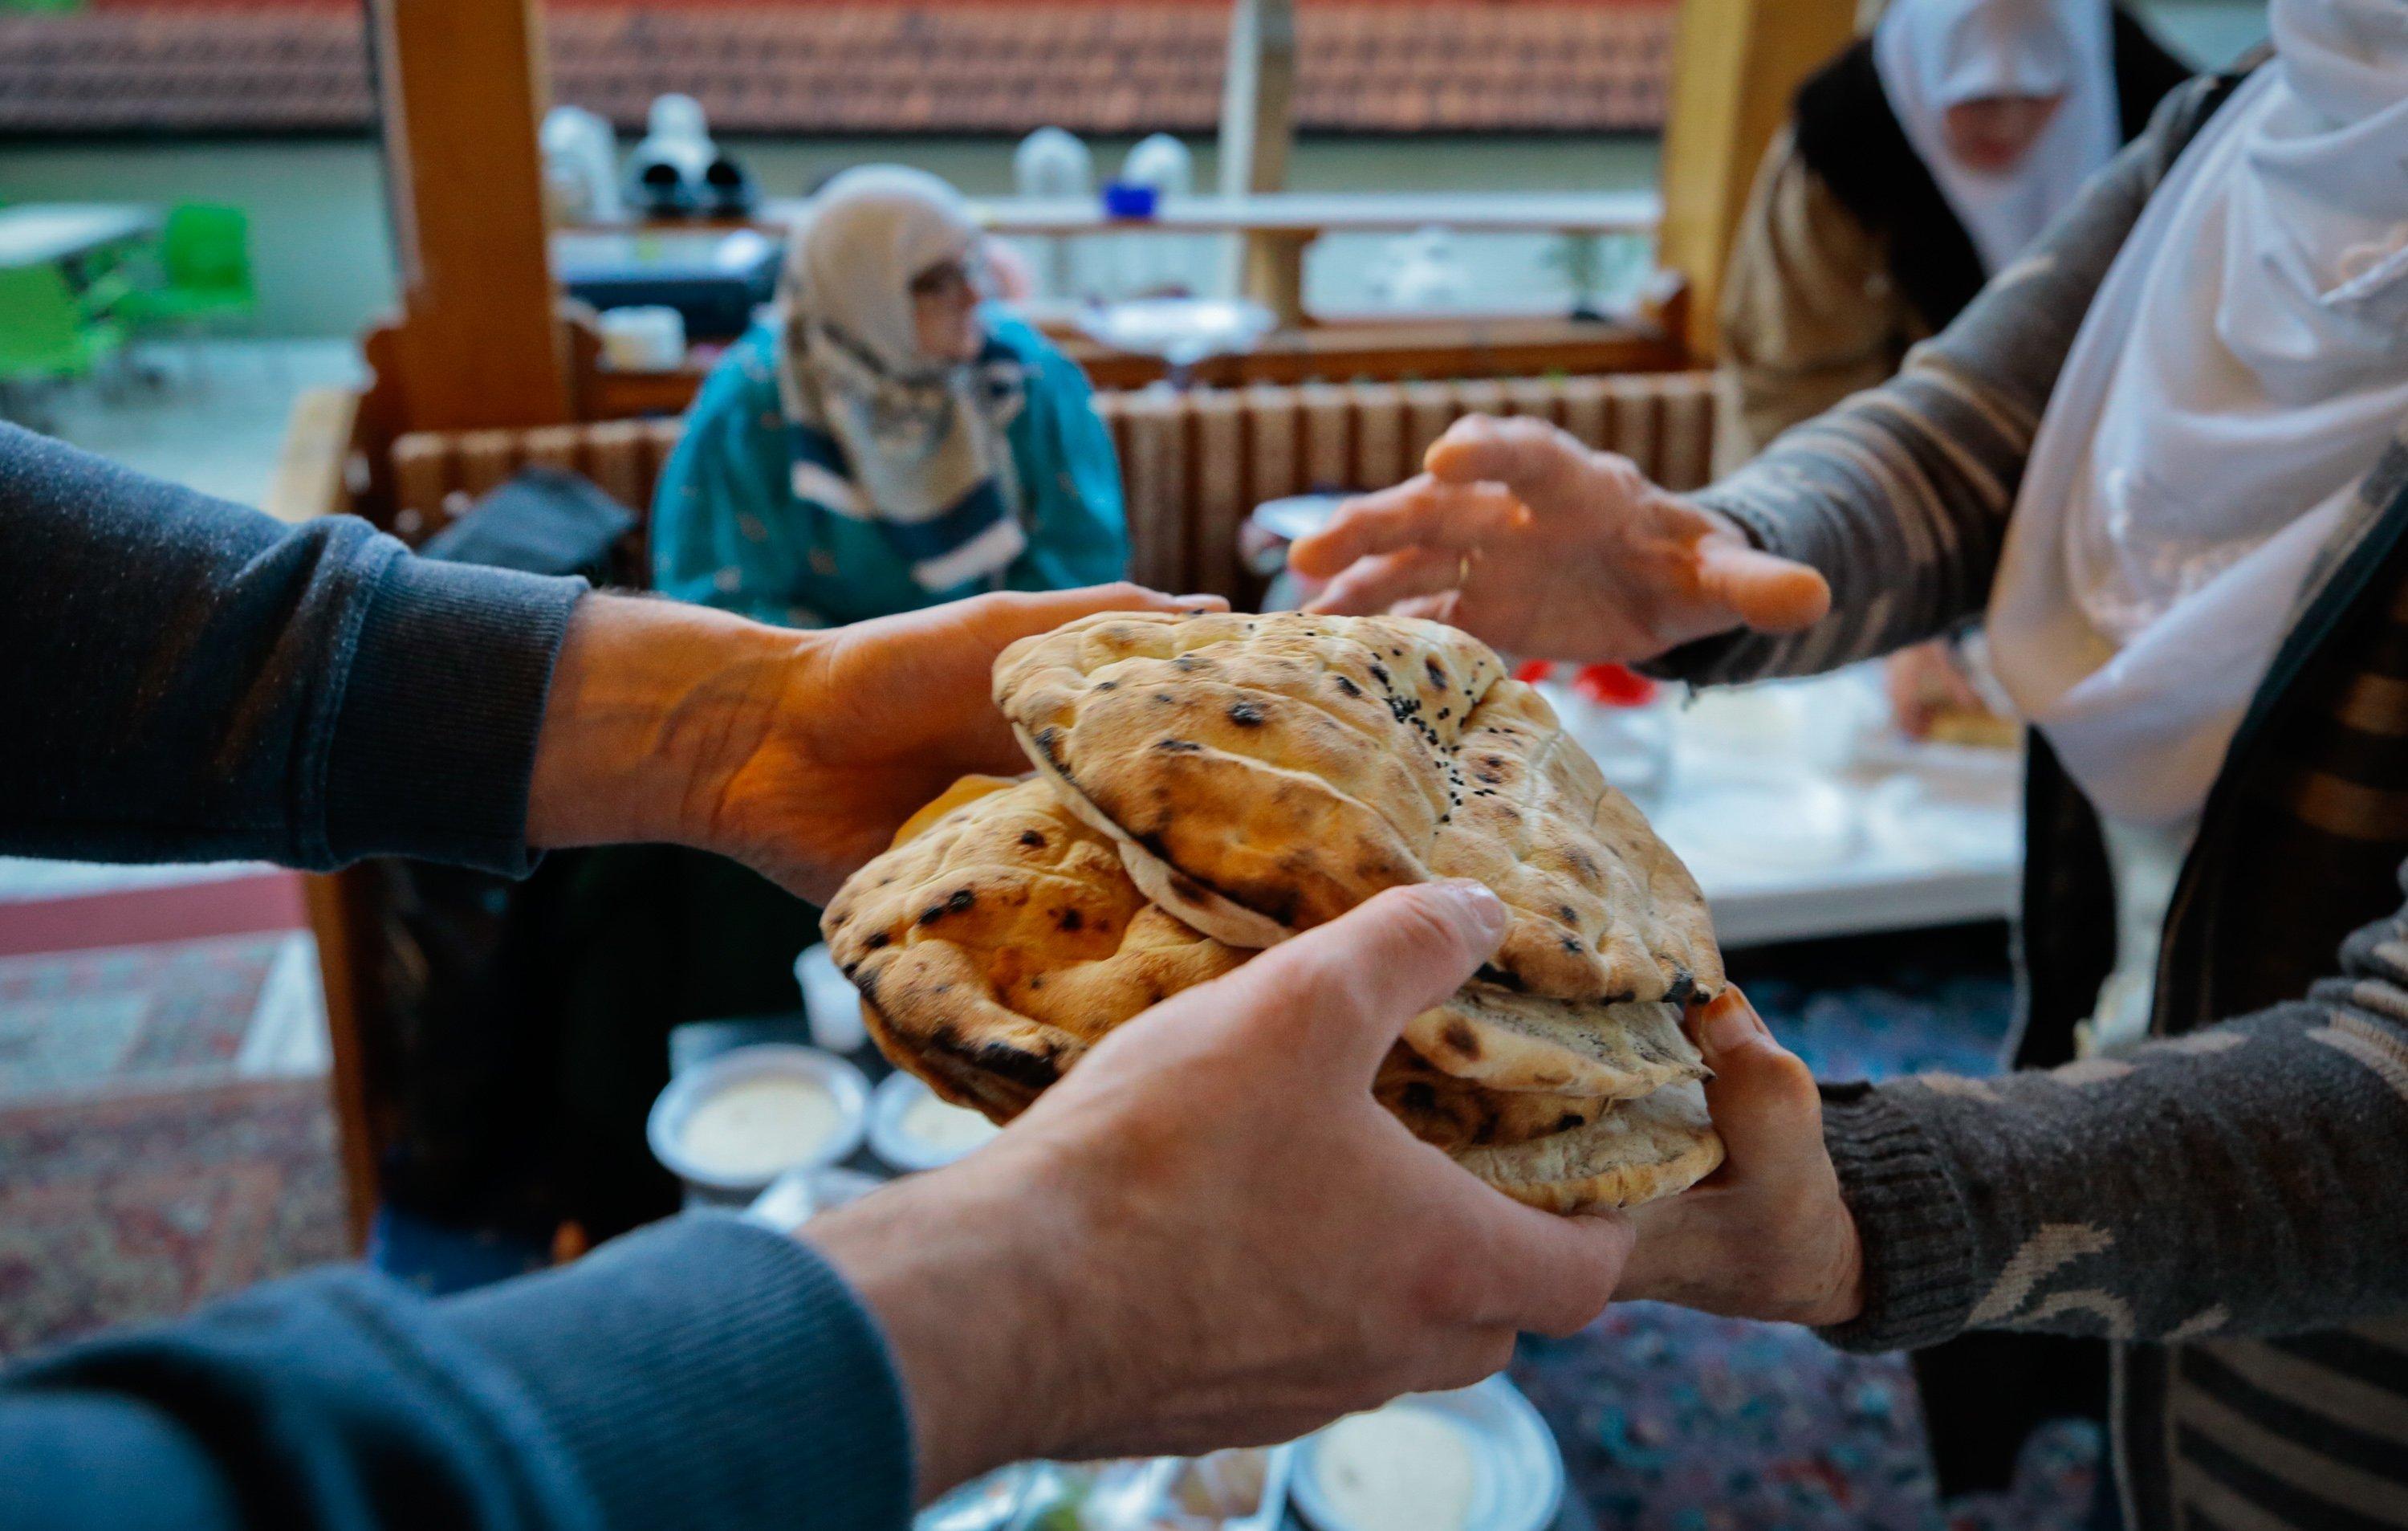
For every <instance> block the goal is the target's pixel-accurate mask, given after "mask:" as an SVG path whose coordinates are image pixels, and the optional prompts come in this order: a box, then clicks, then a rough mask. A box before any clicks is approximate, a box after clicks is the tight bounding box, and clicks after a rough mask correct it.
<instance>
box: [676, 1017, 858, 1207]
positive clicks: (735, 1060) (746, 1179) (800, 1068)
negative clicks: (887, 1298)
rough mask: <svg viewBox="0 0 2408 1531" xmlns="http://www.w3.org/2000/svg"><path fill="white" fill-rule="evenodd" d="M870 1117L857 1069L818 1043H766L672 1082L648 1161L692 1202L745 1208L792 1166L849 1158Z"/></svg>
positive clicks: (806, 1166)
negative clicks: (786, 1100) (787, 1101)
mask: <svg viewBox="0 0 2408 1531" xmlns="http://www.w3.org/2000/svg"><path fill="white" fill-rule="evenodd" d="M781 1087H783V1089H784V1091H785V1092H786V1093H787V1094H788V1095H790V1097H791V1105H783V1104H781V1101H780V1099H779V1095H780V1092H781ZM868 1116H869V1084H868V1081H867V1080H866V1079H864V1078H863V1077H862V1076H861V1071H860V1070H859V1069H857V1068H855V1067H853V1065H852V1064H851V1063H848V1062H845V1061H844V1060H843V1059H841V1058H838V1057H835V1056H834V1055H832V1054H829V1053H824V1052H822V1051H821V1050H820V1049H818V1048H817V1047H790V1046H787V1045H785V1044H782V1043H762V1044H759V1045H757V1046H754V1047H738V1048H735V1049H733V1050H732V1051H728V1052H724V1053H722V1054H720V1055H719V1056H718V1057H716V1058H713V1059H711V1060H710V1061H709V1062H705V1063H702V1064H700V1065H699V1066H697V1067H695V1068H691V1069H688V1070H687V1071H686V1072H685V1073H683V1074H681V1075H679V1076H677V1077H676V1078H674V1079H672V1080H670V1081H669V1087H668V1088H667V1090H662V1091H661V1095H660V1099H658V1100H656V1101H654V1102H653V1103H652V1117H651V1119H649V1120H648V1121H647V1122H646V1123H645V1129H644V1133H645V1137H646V1139H647V1140H648V1141H649V1142H650V1143H651V1145H652V1157H653V1158H655V1159H658V1160H659V1161H660V1162H661V1163H663V1164H665V1165H667V1168H668V1170H669V1172H670V1173H671V1174H673V1175H675V1176H676V1177H678V1178H679V1179H681V1180H682V1181H684V1182H685V1184H686V1191H687V1198H686V1199H687V1201H688V1203H689V1204H695V1203H701V1204H707V1205H716V1206H742V1205H743V1204H745V1203H748V1202H750V1201H752V1200H753V1198H754V1197H756V1196H758V1195H760V1194H761V1192H764V1191H766V1190H767V1189H768V1187H769V1183H770V1182H771V1181H773V1180H775V1179H777V1178H778V1177H780V1176H781V1175H783V1174H785V1173H787V1172H788V1171H790V1170H796V1169H821V1168H824V1167H826V1166H827V1165H830V1164H833V1163H837V1162H838V1161H839V1160H840V1159H843V1158H845V1157H846V1156H847V1155H849V1154H851V1153H852V1152H853V1150H854V1149H855V1148H859V1147H861V1137H862V1133H863V1131H864V1130H865V1126H866V1124H867V1120H868ZM698 1137H707V1138H708V1141H699V1142H698V1141H696V1139H697V1138H698ZM781 1150H786V1151H781Z"/></svg>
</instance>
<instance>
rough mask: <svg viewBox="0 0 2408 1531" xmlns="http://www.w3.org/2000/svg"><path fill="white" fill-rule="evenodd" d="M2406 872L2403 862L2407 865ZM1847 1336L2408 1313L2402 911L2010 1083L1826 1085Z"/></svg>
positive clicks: (2215, 1328) (1856, 1342)
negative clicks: (2324, 965)
mask: <svg viewBox="0 0 2408 1531" xmlns="http://www.w3.org/2000/svg"><path fill="white" fill-rule="evenodd" d="M2404 875H2408V874H2404ZM1823 1117H1824V1140H1825V1142H1826V1143H1827V1144H1828V1147H1829V1148H1830V1150H1831V1157H1832V1161H1833V1163H1835V1164H1836V1165H1837V1166H1838V1167H1839V1171H1840V1181H1841V1187H1842V1193H1843V1194H1844V1195H1845V1196H1846V1198H1847V1201H1848V1206H1849V1210H1850V1211H1851V1213H1852V1214H1853V1215H1854V1216H1855V1218H1856V1226H1857V1230H1858V1233H1859V1235H1860V1236H1861V1237H1862V1239H1863V1242H1864V1258H1865V1278H1866V1279H1865V1311H1864V1313H1863V1314H1862V1316H1861V1317H1859V1318H1857V1319H1856V1320H1855V1321H1854V1322H1851V1323H1849V1324H1848V1325H1846V1326H1845V1327H1844V1328H1842V1329H1841V1330H1839V1331H1836V1332H1834V1334H1833V1336H1832V1337H1834V1338H1835V1339H1837V1340H1838V1341H1840V1342H1841V1343H1842V1344H1845V1345H1848V1346H1850V1347H1851V1348H1861V1349H1866V1350H1889V1349H1893V1348H1897V1347H1901V1346H1911V1345H1928V1344H1934V1343H1937V1342H1938V1341H1940V1340H1942V1339H1945V1338H1947V1337H1949V1336H1951V1335H1954V1334H1956V1333H1957V1331H1959V1330H1963V1329H2028V1330H2040V1331H2043V1332H2047V1333H2054V1334H2073V1335H2094V1336H2106V1337H2109V1338H2114V1339H2138V1340H2178V1339H2192V1338H2198V1337H2200V1336H2209V1335H2244V1336H2258V1337H2270V1336H2283V1335H2292V1334H2304V1333H2309V1332H2312V1331H2315V1330H2320V1329H2330V1328H2335V1327H2338V1326H2341V1325H2344V1324H2348V1323H2351V1322H2357V1321H2359V1320H2363V1319H2367V1318H2371V1317H2379V1316H2383V1315H2387V1314H2392V1313H2397V1312H2400V1311H2401V1310H2402V1309H2403V1308H2408V1220H2402V1219H2401V1218H2399V1217H2396V1216H2391V1215H2388V1213H2387V1212H2386V1210H2385V1207H2386V1198H2389V1197H2392V1196H2394V1195H2395V1194H2396V1192H2397V1188H2398V1187H2399V1186H2400V1185H2401V1183H2402V1181H2403V1179H2408V910H2403V911H2402V912H2401V914H2398V915H2394V916H2393V917H2390V918H2388V919H2385V920H2380V921H2378V922H2376V923H2375V924H2373V925H2370V926H2368V927H2366V928H2365V929H2363V930H2361V931H2359V932H2358V933H2356V934H2355V935H2353V936H2351V937H2350V939H2349V941H2348V942H2347V943H2346V944H2345V945H2344V946H2343V949H2342V953H2341V964H2340V971H2339V973H2338V975H2336V976H2333V977H2331V978H2328V979H2326V980H2324V981H2323V982H2320V983H2318V984H2316V985H2315V987H2314V988H2313V989H2310V990H2309V991H2308V992H2307V993H2306V994H2305V995H2304V996H2303V997H2302V998H2301V999H2300V1000H2298V1001H2295V1002H2293V1003H2290V1004H2279V1005H2275V1006H2273V1007H2272V1008H2271V1009H2267V1010H2262V1011H2259V1012H2257V1014H2255V1015H2250V1016H2244V1017H2240V1018H2235V1019H2231V1020H2228V1021H2225V1022H2223V1023H2221V1024H2219V1025H2215V1026H2211V1027H2207V1028H2205V1029H2202V1030H2200V1031H2198V1032H2193V1033H2188V1034H2186V1035H2184V1036H2181V1037H2178V1038H2174V1039H2172V1040H2169V1041H2162V1042H2155V1043H2151V1044H2149V1045H2148V1046H2146V1047H2139V1048H2136V1049H2135V1050H2133V1051H2132V1052H2130V1053H2128V1054H2125V1055H2121V1056H2118V1057H2114V1058H2089V1059H2084V1060H2082V1061H2080V1062H2072V1063H2068V1064H2066V1065H2065V1066H2063V1067H2061V1068H2057V1069H2050V1070H2045V1071H2040V1070H2031V1071H2027V1072H2024V1073H2021V1074H2015V1075H2010V1076H2007V1077H2005V1078H2002V1079H1959V1078H1954V1077H1950V1076H1920V1077H1917V1078H1913V1079H1903V1080H1899V1081H1898V1082H1896V1083H1894V1084H1885V1085H1882V1086H1879V1087H1867V1086H1863V1085H1841V1086H1827V1087H1825V1098H1824V1110H1823Z"/></svg>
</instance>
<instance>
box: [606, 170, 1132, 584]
mask: <svg viewBox="0 0 2408 1531" xmlns="http://www.w3.org/2000/svg"><path fill="white" fill-rule="evenodd" d="M981 245H982V237H981V235H980V232H979V230H978V227H977V225H976V224H973V223H972V222H971V220H970V216H969V211H968V208H967V207H965V206H964V204H963V202H962V198H961V196H960V195H959V194H958V193H956V192H955V191H954V190H953V188H952V187H951V186H948V185H947V184H945V182H943V181H939V179H938V178H936V177H935V176H932V175H928V174H926V173H925V172H923V171H919V170H911V169H906V168H904V167H902V166H863V167H861V168H858V169H853V170H848V171H846V172H845V173H844V174H842V175H839V176H838V177H836V178H834V179H833V180H831V181H829V182H828V183H827V185H826V186H825V187H824V188H822V190H821V191H820V194H819V195H818V196H817V197H816V198H815V199H814V200H813V204H812V209H811V214H810V219H809V220H808V221H807V222H805V223H804V224H802V225H801V226H799V227H798V228H796V230H795V234H794V240H793V245H792V248H791V250H790V252H789V253H788V255H787V260H786V269H785V274H784V276H783V278H782V280H781V284H780V288H779V295H778V303H777V306H776V308H775V311H773V312H772V314H771V316H770V317H769V318H768V319H767V321H766V322H765V323H763V324H760V325H755V326H754V327H753V330H752V332H751V333H749V334H747V335H746V336H745V337H744V338H743V339H740V340H738V342H737V343H736V345H735V346H734V347H733V348H731V349H730V350H729V352H728V354H727V355H726V357H725V358H724V360H723V361H721V363H720V364H719V366H718V368H716V369H715V370H714V371H712V373H711V375H710V379H709V381H707V382H706V383H704V384H703V387H702V393H701V396H700V397H698V398H696V399H695V405H694V410H693V412H692V413H691V414H690V415H689V416H688V418H687V423H686V432H685V437H684V439H683V440H682V441H680V442H679V443H678V447H677V450H676V452H675V453H674V454H672V455H670V458H669V461H668V464H667V467H666V468H665V469H663V471H662V473H661V480H660V486H659V488H658V490H657V491H656V492H655V494H654V497H653V502H652V581H653V584H654V585H655V586H656V587H657V588H658V589H659V590H660V591H661V592H662V593H663V594H665V595H670V596H675V597H678V598H679V599H684V600H693V601H699V602H701V603H703V604H706V605H711V606H719V607H724V608H725V609H727V610H729V611H735V612H740V613H742V614H745V615H747V616H753V617H757V618H761V619H763V620H767V621H772V622H779V623H782V624H784V625H786V626H789V627H810V628H819V627H831V626H835V625H838V624H841V623H847V622H859V621H863V620H866V619H867V618H870V617H874V616H883V615H887V614H892V613H895V612H901V611H909V610H911V609H913V608H915V607H920V606H930V605H934V604H936V603H937V602H939V601H943V600H951V599H956V598H958V597H961V596H966V595H974V594H977V593H978V592H980V591H982V590H995V589H1012V590H1054V589H1067V588H1069V587H1071V586H1074V585H1094V584H1097V583H1100V582H1104V581H1109V580H1114V579H1118V578H1119V577H1120V575H1121V571H1122V568H1123V566H1124V565H1125V563H1126V561H1127V556H1128V545H1127V538H1126V533H1125V526H1124V521H1123V515H1122V509H1121V487H1120V469H1119V465H1118V464H1117V462H1116V461H1115V460H1114V458H1113V455H1112V443H1111V437H1110V435H1108V434H1107V433H1106V431H1105V429H1104V425H1103V422H1102V421H1101V420H1099V419H1097V416H1096V412H1095V407H1094V404H1093V402H1092V398H1091V395H1090V393H1089V390H1088V387H1087V380H1086V379H1085V377H1084V376H1082V374H1081V373H1080V371H1079V369H1078V368H1077V367H1076V366H1075V365H1073V364H1072V363H1071V362H1070V360H1069V359H1068V357H1066V356H1064V355H1063V354H1061V353H1060V352H1059V351H1056V350H1055V349H1054V347H1053V346H1052V345H1051V344H1049V343H1047V341H1046V340H1045V339H1044V338H1043V337H1042V336H1040V335H1039V334H1038V333H1037V331H1036V330H1034V329H1033V328H1031V327H1030V326H1029V325H1026V324H1025V323H1024V322H1023V321H1021V320H1019V319H1016V318H1014V317H1012V316H1011V315H1010V314H1008V313H1005V312H1003V311H1001V310H999V309H996V308H995V307H992V306H990V305H987V304H985V303H983V302H982V298H981V288H982V258H981Z"/></svg>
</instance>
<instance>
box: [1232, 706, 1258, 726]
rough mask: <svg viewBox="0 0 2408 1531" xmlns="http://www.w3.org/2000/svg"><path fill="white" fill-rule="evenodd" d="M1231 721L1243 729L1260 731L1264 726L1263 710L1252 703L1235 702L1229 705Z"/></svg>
mask: <svg viewBox="0 0 2408 1531" xmlns="http://www.w3.org/2000/svg"><path fill="white" fill-rule="evenodd" d="M1229 721H1230V722H1232V723H1235V724H1236V725H1237V726H1238V727H1240V728H1241V729H1259V728H1261V727H1262V726H1263V710H1262V708H1261V707H1259V706H1257V705H1255V704H1254V702H1251V701H1233V702H1231V703H1229Z"/></svg>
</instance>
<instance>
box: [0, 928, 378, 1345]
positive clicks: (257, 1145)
mask: <svg viewBox="0 0 2408 1531" xmlns="http://www.w3.org/2000/svg"><path fill="white" fill-rule="evenodd" d="M293 955H294V952H293V947H292V944H291V942H290V941H289V940H288V939H287V938H286V937H285V936H283V935H281V934H274V933H271V934H264V935H261V934H253V935H240V936H225V937H217V938H212V939H206V940H195V941H181V942H172V943H163V944H159V945H153V946H122V947H110V948H104V949H94V950H85V951H73V952H63V953H53V954H49V955H39V956H19V957H11V958H7V959H5V960H0V1356H7V1355H13V1354H20V1353H22V1352H24V1351H26V1350H32V1349H34V1348H36V1347H37V1346H41V1345H46V1344H50V1343H53V1342H55V1341H59V1340H64V1339H67V1338H71V1337H73V1336H77V1335H81V1334H86V1333H89V1332H91V1331H93V1330H94V1329H98V1328H102V1327H105V1326H107V1325H109V1324H115V1323H124V1322H139V1321H142V1320H146V1319H155V1318H163V1317H166V1316H169V1315H172V1314H176V1313H179V1312H182V1311H183V1310H185V1309H186V1308H188V1307H192V1306H193V1304H195V1303H197V1302H200V1301H203V1300H205V1299H207V1298H208V1297H210V1296H213V1295H216V1294H218V1293H224V1292H229V1291H232V1290H234V1289H236V1288H237V1287H243V1286H248V1285H250V1284H251V1283H253V1282H256V1281H261V1280H265V1279H268V1278H272V1277H276V1276H279V1275H283V1274H285V1273H287V1272H290V1271H293V1270H296V1269H299V1268H301V1267H302V1266H305V1265H309V1264H319V1263H321V1262H323V1261H326V1260H331V1259H338V1258H341V1257H342V1255H343V1254H344V1253H345V1238H346V1235H345V1230H344V1220H343V1204H342V1185H341V1179H340V1174H339V1171H338V1168H337V1160H336V1156H335V1146H334V1119H333V1114H332V1111H331V1109H330V1107H329V1105H328V1101H327V1095H326V1084H325V1079H324V1077H323V1076H322V1074H320V1073H316V1072H307V1073H298V1074H295V1073H293V1072H291V1071H290V1069H291V1065H292V1063H293V1061H294V1056H295V1055H296V1049H294V1048H293V1047H289V1046H285V1045H283V1042H285V1041H289V1039H282V1040H279V1038H278V1037H276V1036H272V1035H268V1034H265V1033H268V1032H273V1031H278V1030H286V1029H290V1028H289V1026H286V1025H281V1024H279V1022H278V1021H277V1020H273V1019H271V1016H275V1015H279V1014H282V1013H283V1012H285V1011H286V1010H287V1009H288V1007H285V1006H280V1005H278V1004H269V1003H266V1000H267V996H269V995H270V993H271V992H272V991H274V990H276V989H278V988H279V986H285V987H290V986H291V985H293V984H294V983H300V982H308V981H313V980H311V979H309V977H308V974H307V973H306V971H305V972H304V973H302V974H301V975H295V974H294V973H293V972H292V971H291V966H292V958H293ZM305 967H306V964H305ZM279 975H280V976H279ZM286 1019H287V1020H288V1021H289V1016H287V1017H286ZM311 1051H312V1049H311V1048H309V1047H306V1046H305V1047H299V1048H298V1049H297V1055H298V1056H300V1057H302V1058H305V1059H306V1058H307V1057H308V1055H309V1054H310V1052H311Z"/></svg>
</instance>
